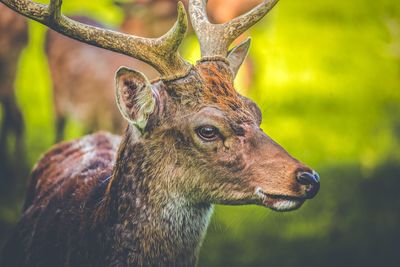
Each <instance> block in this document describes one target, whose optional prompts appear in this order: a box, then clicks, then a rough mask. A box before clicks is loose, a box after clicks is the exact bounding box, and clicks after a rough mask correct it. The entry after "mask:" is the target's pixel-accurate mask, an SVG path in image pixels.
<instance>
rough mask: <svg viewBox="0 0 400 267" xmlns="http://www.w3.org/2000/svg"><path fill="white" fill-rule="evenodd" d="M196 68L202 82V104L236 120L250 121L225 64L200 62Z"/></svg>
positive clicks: (246, 107)
mask: <svg viewBox="0 0 400 267" xmlns="http://www.w3.org/2000/svg"><path fill="white" fill-rule="evenodd" d="M196 68H197V69H198V71H199V74H200V76H201V78H202V80H203V82H204V86H203V87H202V88H201V90H200V91H201V95H202V100H203V103H205V104H206V105H215V106H216V107H218V108H219V109H220V110H222V111H224V112H227V113H232V114H235V117H236V118H242V119H245V120H246V119H250V118H249V116H251V114H250V112H249V111H248V109H249V107H248V106H247V105H246V103H245V102H244V101H243V98H242V97H241V96H240V95H239V93H238V92H237V91H236V90H235V88H234V86H233V75H232V72H231V70H230V69H229V67H228V66H227V65H226V64H225V63H223V62H219V61H207V62H201V63H200V64H198V65H197V66H196Z"/></svg>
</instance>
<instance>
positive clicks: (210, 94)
mask: <svg viewBox="0 0 400 267" xmlns="http://www.w3.org/2000/svg"><path fill="white" fill-rule="evenodd" d="M0 1H1V2H2V3H4V4H6V5H7V6H8V7H10V8H11V9H13V10H14V11H16V12H19V13H20V14H22V15H24V16H26V17H29V18H31V19H33V20H36V21H38V22H40V23H42V24H44V25H46V26H48V27H50V28H52V29H53V30H56V31H57V32H60V33H61V34H63V35H65V36H68V37H70V38H74V39H77V40H79V41H81V42H85V43H88V44H91V45H95V46H98V47H101V48H104V49H107V50H111V51H115V52H118V53H121V54H125V55H128V56H130V57H134V58H136V59H139V60H141V61H144V62H146V63H148V64H150V65H151V66H152V67H154V68H155V69H156V70H157V71H158V72H159V73H160V77H159V78H158V79H156V80H153V81H152V82H150V81H149V80H148V79H147V77H146V76H145V75H144V74H142V73H141V72H139V71H137V70H134V69H131V68H128V67H120V68H119V69H118V70H117V71H116V74H115V95H116V102H117V106H118V108H119V110H120V112H121V115H122V117H123V118H124V119H125V120H126V122H127V128H126V130H125V132H124V134H123V135H122V136H118V135H113V134H111V133H107V132H98V133H93V134H90V135H86V136H83V137H81V138H78V139H76V140H72V141H66V142H63V143H60V144H57V145H55V146H54V147H52V148H51V149H50V150H49V151H48V152H47V153H45V154H44V155H43V156H42V158H41V159H40V160H39V161H38V163H37V164H36V165H35V167H34V168H33V171H32V174H31V178H30V183H29V185H28V189H27V195H26V199H25V203H24V207H23V214H22V217H21V219H20V221H19V222H18V224H17V226H16V228H15V230H14V232H13V234H12V235H11V236H10V237H9V239H8V241H7V243H6V245H5V247H4V249H3V251H2V257H1V260H0V263H1V264H2V265H1V266H195V265H196V264H197V259H198V253H199V250H200V247H201V244H202V240H203V239H204V236H205V234H206V229H207V226H208V223H209V221H210V217H211V215H212V210H213V206H214V205H215V204H224V205H259V206H262V207H267V208H270V209H272V210H275V211H281V212H283V211H291V210H295V209H298V208H299V207H300V206H302V205H303V203H304V202H305V201H306V200H309V199H312V198H314V197H315V196H316V194H317V192H318V191H319V188H320V178H319V175H318V174H317V172H315V171H314V170H312V169H311V168H309V167H307V166H306V165H305V164H304V163H301V162H300V161H299V160H297V159H295V158H294V157H292V156H291V155H290V154H289V153H288V152H287V151H285V150H284V148H282V147H281V146H280V145H278V143H276V142H275V141H273V140H272V139H271V138H270V137H269V136H268V135H267V134H265V133H264V131H263V130H262V129H261V128H260V123H261V119H262V115H261V112H260V109H259V108H258V106H257V105H256V104H255V103H254V102H253V101H252V100H250V99H249V98H246V97H244V96H241V95H240V94H239V93H238V92H237V91H236V90H235V87H234V78H235V75H236V74H237V71H238V69H239V67H240V65H241V63H242V62H243V60H244V58H245V57H246V55H247V52H248V50H249V45H250V39H247V40H245V41H243V42H242V43H240V44H239V45H237V46H235V47H233V48H232V49H229V45H230V44H231V43H232V42H233V40H235V39H236V38H237V37H238V36H239V35H240V34H241V33H243V32H244V31H246V30H247V29H248V28H250V27H251V26H252V25H254V24H255V23H256V22H258V21H259V20H260V19H261V18H262V17H264V15H266V14H267V13H268V12H269V11H270V10H271V9H272V8H273V7H274V6H275V4H276V3H277V0H265V1H263V2H262V3H260V4H259V5H257V6H256V7H254V8H253V9H252V10H250V11H249V12H247V13H245V14H242V15H241V16H239V17H237V18H234V19H232V20H230V21H228V22H226V23H224V24H212V23H210V21H209V20H208V18H207V12H206V1H205V0H191V1H190V2H189V10H188V14H189V17H190V19H191V22H192V25H193V28H194V31H195V33H196V35H197V37H198V40H199V43H200V50H201V58H200V59H199V60H198V61H197V63H195V64H190V63H189V62H188V61H186V60H185V59H184V58H183V57H182V56H181V55H180V54H179V52H178V48H179V45H180V44H181V42H182V40H183V39H184V37H185V33H186V30H187V25H188V21H187V13H186V10H185V8H184V7H183V5H182V4H181V3H179V4H178V7H177V20H176V22H175V24H174V25H173V26H172V28H171V29H170V30H169V31H168V32H167V33H165V34H164V35H162V36H161V37H158V38H143V37H138V36H134V35H130V34H124V33H120V32H116V31H112V30H106V29H101V28H97V27H95V26H91V25H86V24H83V23H79V22H77V21H74V20H73V19H70V18H68V17H66V16H64V15H62V13H61V1H60V0H51V1H50V3H49V5H44V4H38V3H35V2H32V1H29V0H18V1H17V0H0Z"/></svg>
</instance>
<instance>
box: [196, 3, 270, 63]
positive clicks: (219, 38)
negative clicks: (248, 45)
mask: <svg viewBox="0 0 400 267" xmlns="http://www.w3.org/2000/svg"><path fill="white" fill-rule="evenodd" d="M277 2H278V0H265V1H263V2H262V3H261V4H259V5H258V6H256V7H255V8H253V9H252V10H250V11H249V12H247V13H246V14H243V15H242V16H240V17H237V18H235V19H233V20H231V21H229V22H226V23H224V24H212V23H211V22H210V21H209V20H208V17H207V12H206V5H207V0H190V2H189V16H190V19H191V21H192V25H193V28H194V30H195V32H196V35H197V37H198V38H199V42H200V48H201V55H202V56H203V57H210V56H221V57H226V55H227V52H228V48H229V45H230V44H231V43H232V42H233V41H234V40H235V39H236V38H237V37H239V35H241V34H242V33H243V32H244V31H246V30H247V29H248V28H250V27H251V26H253V25H254V24H255V23H256V22H257V21H259V20H260V19H261V18H262V17H264V15H265V14H267V13H268V11H270V10H271V9H272V8H273V7H274V6H275V4H276V3H277Z"/></svg>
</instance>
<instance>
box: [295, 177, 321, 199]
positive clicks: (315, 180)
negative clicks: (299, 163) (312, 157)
mask: <svg viewBox="0 0 400 267" xmlns="http://www.w3.org/2000/svg"><path fill="white" fill-rule="evenodd" d="M297 181H298V182H299V184H301V185H304V186H305V187H306V194H307V198H313V197H315V195H316V194H317V193H318V191H319V187H320V185H319V175H318V173H316V172H315V171H313V172H312V173H310V172H299V173H298V174H297Z"/></svg>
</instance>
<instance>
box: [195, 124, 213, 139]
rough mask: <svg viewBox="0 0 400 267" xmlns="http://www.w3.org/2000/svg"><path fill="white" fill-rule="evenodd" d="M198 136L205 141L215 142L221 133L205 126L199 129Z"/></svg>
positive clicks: (209, 126)
mask: <svg viewBox="0 0 400 267" xmlns="http://www.w3.org/2000/svg"><path fill="white" fill-rule="evenodd" d="M196 131H197V135H198V136H199V137H200V138H201V139H203V140H205V141H214V140H216V139H217V138H218V136H219V131H218V129H217V128H216V127H214V126H211V125H204V126H200V127H199V128H197V130H196Z"/></svg>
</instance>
